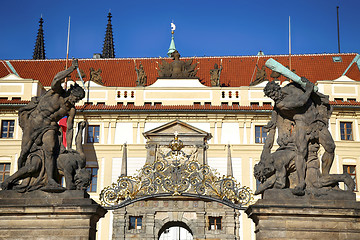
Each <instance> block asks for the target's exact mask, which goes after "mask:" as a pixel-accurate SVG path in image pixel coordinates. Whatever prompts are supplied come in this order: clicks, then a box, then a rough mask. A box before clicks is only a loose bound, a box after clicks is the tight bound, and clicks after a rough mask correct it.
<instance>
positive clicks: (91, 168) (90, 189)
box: [85, 166, 99, 193]
mask: <svg viewBox="0 0 360 240" xmlns="http://www.w3.org/2000/svg"><path fill="white" fill-rule="evenodd" d="M85 169H86V170H88V171H90V174H91V182H90V185H89V187H88V188H87V189H86V191H87V192H92V193H95V192H97V185H98V184H97V182H98V178H99V177H98V176H99V167H97V166H86V167H85ZM95 169H96V174H94V170H95ZM94 179H96V181H94ZM94 182H96V183H94Z"/></svg>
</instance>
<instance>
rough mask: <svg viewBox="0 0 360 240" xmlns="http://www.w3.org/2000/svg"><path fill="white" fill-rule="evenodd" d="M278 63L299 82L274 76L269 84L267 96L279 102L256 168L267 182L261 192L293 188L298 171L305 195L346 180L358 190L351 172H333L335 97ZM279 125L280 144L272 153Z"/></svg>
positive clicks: (296, 191) (299, 189) (298, 187)
mask: <svg viewBox="0 0 360 240" xmlns="http://www.w3.org/2000/svg"><path fill="white" fill-rule="evenodd" d="M275 63H277V62H275ZM277 64H278V63H277ZM269 65H271V64H269ZM277 67H278V68H277V69H275V70H276V72H279V73H281V74H283V75H284V76H285V77H289V78H291V79H292V80H293V82H291V83H289V84H288V85H286V86H284V87H280V85H279V84H277V83H276V82H275V81H272V82H269V83H268V84H267V85H266V87H265V88H264V93H265V95H266V96H268V97H270V98H271V99H272V100H273V101H274V102H275V105H274V109H273V112H272V117H271V120H270V122H269V123H268V124H267V125H266V126H265V129H266V131H267V132H268V136H267V138H266V141H265V144H264V147H263V151H262V154H261V158H260V162H259V163H258V164H256V165H255V168H254V175H255V178H257V179H258V180H259V181H260V182H261V184H260V186H259V187H258V189H257V191H256V194H260V193H262V192H264V191H265V190H266V189H269V188H281V189H282V188H289V187H290V185H289V181H288V179H287V176H289V174H291V173H292V172H295V173H296V177H297V185H296V186H295V187H294V188H293V189H291V191H292V193H293V194H294V195H300V196H301V195H304V194H305V192H306V190H309V191H310V190H314V189H315V191H316V189H324V188H329V189H331V188H333V187H336V185H337V184H338V182H344V183H345V184H346V185H347V187H348V189H349V190H351V191H352V190H353V189H354V186H355V183H354V181H353V180H352V179H351V177H350V175H348V174H330V168H331V166H332V163H333V161H334V151H335V143H334V140H333V138H332V136H331V134H330V132H329V129H328V122H329V118H330V116H331V112H332V108H331V106H330V104H329V97H328V96H327V95H324V94H321V93H319V92H317V88H316V87H315V86H314V84H313V83H311V82H310V81H309V80H307V79H306V78H304V77H302V78H300V77H298V76H297V75H295V74H294V73H292V72H291V71H290V70H288V69H287V68H285V67H283V66H282V65H281V66H280V65H277ZM273 70H274V69H273ZM294 76H295V77H294ZM276 129H277V131H278V138H277V143H278V145H279V148H278V149H277V150H276V151H275V152H273V153H271V149H272V147H273V143H274V140H275V131H276ZM320 145H321V146H322V147H323V148H324V150H325V152H324V154H323V156H322V158H321V173H320V160H319V159H318V156H317V155H318V150H319V147H320Z"/></svg>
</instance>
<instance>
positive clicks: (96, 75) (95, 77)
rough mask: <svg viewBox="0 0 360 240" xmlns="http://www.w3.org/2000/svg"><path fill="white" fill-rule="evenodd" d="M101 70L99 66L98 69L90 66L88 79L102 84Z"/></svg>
mask: <svg viewBox="0 0 360 240" xmlns="http://www.w3.org/2000/svg"><path fill="white" fill-rule="evenodd" d="M101 73H102V70H101V69H100V68H99V69H98V70H95V69H94V68H92V67H91V68H90V80H91V81H93V82H95V83H97V84H100V85H104V83H103V82H102V77H101V75H100V74H101Z"/></svg>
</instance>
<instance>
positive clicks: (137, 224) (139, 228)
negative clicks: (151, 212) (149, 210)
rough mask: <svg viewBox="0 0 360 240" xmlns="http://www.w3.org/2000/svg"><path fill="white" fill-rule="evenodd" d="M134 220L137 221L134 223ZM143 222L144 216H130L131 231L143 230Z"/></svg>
mask: <svg viewBox="0 0 360 240" xmlns="http://www.w3.org/2000/svg"><path fill="white" fill-rule="evenodd" d="M132 219H134V220H135V221H132ZM138 220H140V221H138ZM132 222H134V225H133V224H132ZM142 222H143V216H129V230H141V229H142V228H143V227H142V225H143V224H142ZM139 223H140V224H139Z"/></svg>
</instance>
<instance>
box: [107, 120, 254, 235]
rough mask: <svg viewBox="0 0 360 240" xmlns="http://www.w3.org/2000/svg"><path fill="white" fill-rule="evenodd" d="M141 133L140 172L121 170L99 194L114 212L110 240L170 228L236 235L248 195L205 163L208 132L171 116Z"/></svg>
mask: <svg viewBox="0 0 360 240" xmlns="http://www.w3.org/2000/svg"><path fill="white" fill-rule="evenodd" d="M144 136H145V138H146V139H147V145H146V148H147V158H146V163H145V165H144V166H143V167H142V169H141V170H140V171H139V174H138V175H137V176H126V174H122V176H120V177H119V179H118V180H117V182H116V183H113V184H112V185H111V186H108V187H106V188H104V189H103V190H102V192H101V194H100V200H101V203H102V205H103V206H104V207H105V208H107V209H110V210H114V212H113V214H114V219H113V239H139V240H140V239H141V240H145V239H146V240H147V239H160V237H162V239H166V238H164V237H165V236H164V235H165V234H164V233H169V232H170V230H169V231H167V230H168V229H170V228H171V227H179V228H184V229H185V230H186V231H187V232H189V233H190V234H191V235H192V238H190V237H189V238H190V239H194V240H197V239H198V240H200V239H239V228H240V224H239V216H240V213H239V210H241V209H244V207H245V206H246V205H248V204H249V203H250V202H251V201H252V193H251V191H250V190H249V188H247V187H241V186H240V184H238V183H237V182H236V181H235V180H234V179H233V177H232V176H231V175H229V176H222V177H220V176H219V175H218V174H217V173H216V172H215V171H214V170H213V169H211V168H210V167H209V166H208V165H207V157H206V149H207V141H208V140H209V139H210V138H211V134H209V133H207V132H204V131H202V130H200V129H198V128H195V127H193V126H191V125H189V124H186V123H184V122H181V121H178V120H176V121H173V122H170V123H167V124H165V125H163V126H161V127H158V128H155V129H153V130H151V131H148V132H146V133H144ZM174 136H175V137H174ZM124 161H126V160H125V158H123V168H125V166H126V162H124ZM122 173H126V169H123V170H122ZM180 234H181V232H180ZM168 239H170V238H168ZM171 239H174V240H175V239H180V238H177V237H176V236H175V237H174V238H171ZM181 239H183V238H181Z"/></svg>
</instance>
